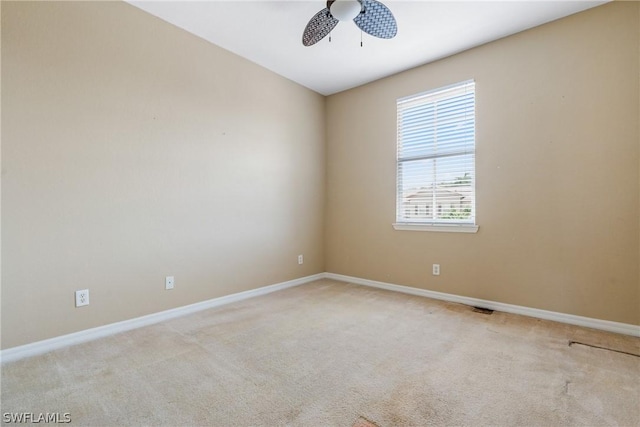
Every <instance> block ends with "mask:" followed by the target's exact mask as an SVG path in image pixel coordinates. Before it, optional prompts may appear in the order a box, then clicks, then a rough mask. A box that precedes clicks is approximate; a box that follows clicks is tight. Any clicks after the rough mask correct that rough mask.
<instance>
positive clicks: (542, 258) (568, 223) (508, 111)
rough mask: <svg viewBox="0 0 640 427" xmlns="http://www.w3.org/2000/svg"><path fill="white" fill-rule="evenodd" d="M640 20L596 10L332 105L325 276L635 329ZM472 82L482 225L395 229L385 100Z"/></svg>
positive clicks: (627, 9)
mask: <svg viewBox="0 0 640 427" xmlns="http://www.w3.org/2000/svg"><path fill="white" fill-rule="evenodd" d="M639 9H640V4H638V3H635V2H630V3H625V2H615V3H612V4H607V5H604V6H599V7H596V8H594V9H591V10H588V11H585V12H583V13H579V14H576V15H573V16H570V17H567V18H565V19H562V20H559V21H555V22H552V23H549V24H546V25H543V26H540V27H537V28H534V29H531V30H529V31H526V32H522V33H519V34H516V35H514V36H511V37H507V38H504V39H501V40H498V41H496V42H493V43H490V44H487V45H484V46H481V47H478V48H475V49H472V50H469V51H466V52H463V53H461V54H458V55H455V56H452V57H449V58H447V59H444V60H441V61H438V62H435V63H432V64H428V65H425V66H422V67H419V68H416V69H413V70H410V71H407V72H404V73H401V74H398V75H395V76H392V77H389V78H386V79H383V80H380V81H378V82H374V83H372V84H369V85H366V86H362V87H360V88H356V89H353V90H350V91H346V92H342V93H340V94H336V95H333V96H331V97H329V98H328V100H327V113H328V115H327V176H328V179H327V194H328V198H327V217H326V222H327V227H326V263H327V265H326V267H327V271H330V272H332V273H339V274H345V275H350V276H356V277H362V278H366V279H372V280H379V281H384V282H390V283H396V284H401V285H407V286H413V287H417V288H422V289H429V290H434V291H440V292H448V293H452V294H458V295H464V296H469V297H475V298H483V299H488V300H494V301H500V302H504V303H510V304H517V305H523V306H528V307H533V308H539V309H546V310H552V311H558V312H563V313H569V314H575V315H581V316H588V317H594V318H598V319H605V320H612V321H619V322H625V323H631V324H638V323H640V299H639V288H640V278H639V271H638V259H639V242H640V229H639V227H638V218H639V216H640V215H639V210H638V200H639V197H640V186H639V176H638V171H639V168H638V164H639V154H638V153H639V148H640V133H639V130H638V123H639V120H638V117H639V103H640V96H639V75H640V74H639V65H638V64H639V61H640V60H639V48H640V35H639V31H640V30H639V29H640V12H639ZM467 79H475V81H476V132H477V133H476V135H477V140H476V143H477V146H476V181H477V182H476V186H477V188H476V189H477V199H476V200H477V201H476V207H477V221H478V224H479V226H480V229H479V231H478V233H477V234H457V233H435V232H415V231H395V230H394V229H393V228H392V226H391V224H392V223H393V222H394V221H395V189H396V176H395V173H396V163H395V156H396V99H398V98H400V97H404V96H408V95H412V94H415V93H420V92H423V91H426V90H430V89H434V88H438V87H440V86H444V85H448V84H451V83H455V82H459V81H463V80H467ZM433 263H439V264H440V266H441V275H440V276H437V277H436V276H432V275H431V264H433Z"/></svg>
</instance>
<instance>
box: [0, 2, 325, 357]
mask: <svg viewBox="0 0 640 427" xmlns="http://www.w3.org/2000/svg"><path fill="white" fill-rule="evenodd" d="M2 65H3V67H2V125H3V126H2V143H3V146H2V264H3V267H4V268H3V271H2V332H3V334H2V347H3V348H8V347H12V346H16V345H20V344H24V343H29V342H33V341H37V340H42V339H45V338H50V337H53V336H57V335H61V334H65V333H70V332H74V331H78V330H83V329H87V328H91V327H95V326H99V325H103V324H107V323H111V322H115V321H120V320H125V319H129V318H133V317H137V316H141V315H145V314H149V313H153V312H157V311H161V310H164V309H169V308H173V307H178V306H182V305H185V304H189V303H194V302H197V301H202V300H206V299H209V298H214V297H218V296H222V295H227V294H231V293H235V292H239V291H243V290H248V289H253V288H257V287H260V286H264V285H269V284H273V283H278V282H282V281H285V280H290V279H294V278H298V277H303V276H307V275H310V274H315V273H319V272H322V271H324V260H323V232H322V230H323V211H324V207H323V203H324V197H323V195H324V193H325V189H324V185H325V184H324V183H325V173H324V165H325V159H324V143H325V134H324V132H325V110H324V109H325V99H324V98H323V97H322V96H320V95H318V94H316V93H314V92H312V91H310V90H308V89H305V88H303V87H302V86H299V85H297V84H295V83H293V82H291V81H289V80H286V79H284V78H282V77H280V76H278V75H276V74H274V73H272V72H270V71H267V70H265V69H264V68H261V67H259V66H257V65H255V64H253V63H250V62H249V61H246V60H244V59H241V58H240V57H238V56H235V55H233V54H231V53H229V52H227V51H225V50H223V49H220V48H218V47H216V46H213V45H211V44H210V43H207V42H205V41H203V40H201V39H199V38H197V37H195V36H193V35H190V34H188V33H186V32H184V31H183V30H180V29H178V28H176V27H173V26H171V25H169V24H167V23H166V22H164V21H161V20H159V19H157V18H154V17H153V16H151V15H148V14H147V13H145V12H142V11H141V10H139V9H137V8H135V7H133V6H131V5H128V4H126V3H123V2H16V3H11V2H3V4H2ZM318 195H321V196H320V197H319V196H318ZM298 254H304V255H305V263H304V264H303V265H301V266H299V265H298V263H297V255H298ZM168 275H173V276H175V280H176V288H175V289H174V290H172V291H165V290H164V278H165V276H168ZM85 288H88V289H89V290H90V296H91V304H90V306H88V307H83V308H80V309H76V308H75V307H74V290H77V289H85Z"/></svg>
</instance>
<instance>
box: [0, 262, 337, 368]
mask: <svg viewBox="0 0 640 427" xmlns="http://www.w3.org/2000/svg"><path fill="white" fill-rule="evenodd" d="M324 277H325V274H324V273H319V274H314V275H312V276H306V277H301V278H299V279H294V280H289V281H287V282H282V283H276V284H274V285H269V286H264V287H261V288H258V289H252V290H250V291H244V292H238V293H236V294H231V295H226V296H224V297H219V298H213V299H210V300H207V301H202V302H198V303H195V304H190V305H185V306H183V307H178V308H173V309H170V310H165V311H161V312H158V313H153V314H149V315H147V316H142V317H136V318H134V319H129V320H124V321H122V322H116V323H111V324H108V325H104V326H99V327H97V328H91V329H86V330H84V331H79V332H75V333H72V334H68V335H62V336H59V337H55V338H50V339H47V340H43V341H37V342H34V343H31V344H25V345H21V346H18V347H12V348H8V349H5V350H2V351H0V362H1V363H5V362H12V361H15V360H19V359H23V358H25V357H31V356H36V355H38V354H43V353H47V352H49V351H52V350H56V349H59V348H63V347H67V346H70V345H75V344H80V343H83V342H87V341H92V340H95V339H98V338H103V337H106V336H109V335H114V334H117V333H120V332H124V331H129V330H131V329H136V328H140V327H143V326H148V325H152V324H154V323H158V322H162V321H164V320H169V319H173V318H176V317H180V316H184V315H186V314H191V313H195V312H197V311H202V310H206V309H208V308H213V307H218V306H221V305H225V304H230V303H232V302H236V301H242V300H245V299H248V298H253V297H257V296H260V295H265V294H268V293H271V292H275V291H279V290H282V289H286V288H291V287H294V286H298V285H302V284H305V283H308V282H312V281H314V280H318V279H322V278H324Z"/></svg>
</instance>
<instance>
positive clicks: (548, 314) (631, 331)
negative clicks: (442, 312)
mask: <svg viewBox="0 0 640 427" xmlns="http://www.w3.org/2000/svg"><path fill="white" fill-rule="evenodd" d="M324 277H325V278H327V279H334V280H339V281H341V282H348V283H354V284H356V285H364V286H371V287H374V288H381V289H387V290H389V291H396V292H402V293H405V294H411V295H418V296H422V297H427V298H433V299H438V300H442V301H449V302H457V303H460V304H466V305H470V306H474V307H482V308H488V309H490V310H496V311H503V312H505V313H512V314H520V315H523V316H529V317H536V318H538V319H545V320H553V321H555V322H561V323H567V324H570V325H577V326H585V327H587V328H593V329H600V330H603V331H608V332H615V333H618V334H624V335H632V336H635V337H640V326H638V325H630V324H628V323H618V322H611V321H609V320H600V319H593V318H591V317H582V316H575V315H573V314H565V313H558V312H555V311H547V310H540V309H537V308H529V307H523V306H520V305H512V304H505V303H501V302H496V301H488V300H483V299H478V298H469V297H463V296H460V295H454V294H447V293H443V292H435V291H427V290H424V289H418V288H412V287H409V286H401V285H394V284H391V283H385V282H377V281H375V280H368V279H361V278H359V277H351V276H343V275H341V274H334V273H325V274H324Z"/></svg>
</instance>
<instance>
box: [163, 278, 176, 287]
mask: <svg viewBox="0 0 640 427" xmlns="http://www.w3.org/2000/svg"><path fill="white" fill-rule="evenodd" d="M173 284H174V280H173V276H167V277H165V279H164V288H165V289H167V290H169V289H173Z"/></svg>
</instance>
